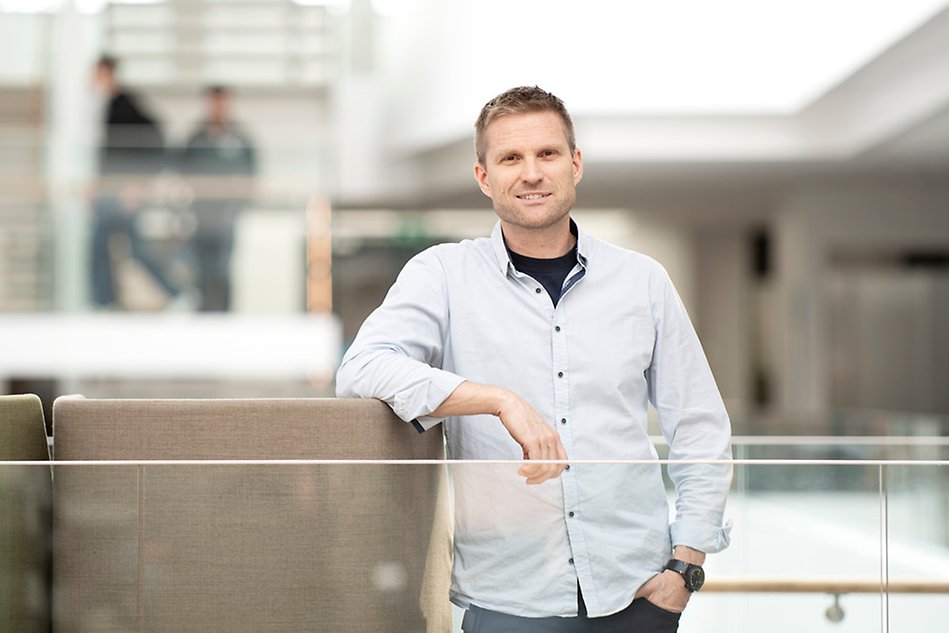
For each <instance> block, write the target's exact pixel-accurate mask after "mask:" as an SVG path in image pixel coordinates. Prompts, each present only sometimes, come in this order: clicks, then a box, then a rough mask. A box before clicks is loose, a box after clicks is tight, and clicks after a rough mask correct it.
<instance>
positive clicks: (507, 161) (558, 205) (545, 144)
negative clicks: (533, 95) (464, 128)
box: [475, 111, 583, 230]
mask: <svg viewBox="0 0 949 633" xmlns="http://www.w3.org/2000/svg"><path fill="white" fill-rule="evenodd" d="M484 139H485V152H484V164H482V163H480V162H479V163H476V164H475V179H476V180H477V181H478V185H479V186H480V187H481V191H483V192H484V195H486V196H488V197H489V198H491V200H492V202H493V203H494V210H495V211H496V212H497V214H498V217H499V218H500V219H501V224H502V226H503V227H505V228H509V227H510V228H514V227H517V228H519V229H528V230H530V229H547V228H550V227H551V226H554V225H556V224H557V223H558V222H561V221H563V220H564V219H565V218H566V217H567V215H568V214H569V213H570V209H572V208H573V204H574V202H575V201H576V197H577V195H576V185H577V183H579V182H580V179H581V178H582V177H583V161H582V159H581V156H580V150H574V151H572V152H571V151H570V145H569V144H568V142H567V135H566V132H565V131H564V126H563V122H562V121H561V119H560V116H559V115H557V114H556V113H555V112H551V111H544V112H527V113H523V114H507V115H504V116H500V117H498V118H497V119H494V120H493V121H491V123H489V124H488V127H487V128H486V129H485V131H484Z"/></svg>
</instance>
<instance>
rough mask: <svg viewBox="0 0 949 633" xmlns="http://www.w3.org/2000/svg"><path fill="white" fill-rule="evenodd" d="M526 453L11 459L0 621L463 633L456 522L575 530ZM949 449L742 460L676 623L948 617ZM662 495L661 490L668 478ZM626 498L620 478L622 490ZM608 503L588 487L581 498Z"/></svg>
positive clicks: (592, 471) (857, 625)
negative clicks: (727, 533)
mask: <svg viewBox="0 0 949 633" xmlns="http://www.w3.org/2000/svg"><path fill="white" fill-rule="evenodd" d="M518 466H519V465H518V464H516V463H471V462H466V463H458V462H453V463H451V464H450V465H448V466H447V467H446V464H445V463H443V462H442V463H440V462H415V463H403V462H399V463H394V462H386V463H365V462H360V463H349V462H346V463H342V462H337V463H326V462H294V463H287V462H270V463H262V462H229V463H206V462H205V463H197V462H187V463H147V462H146V463H121V464H110V465H106V464H101V463H83V464H77V463H73V462H68V463H66V464H63V463H60V464H56V465H55V466H54V467H53V469H52V474H53V475H54V478H51V469H50V466H49V464H42V463H40V464H35V465H21V464H16V465H11V464H9V463H4V464H0V503H2V506H0V507H2V508H3V512H0V563H2V564H0V575H2V578H0V589H2V592H0V597H2V599H3V600H4V601H5V605H3V606H4V609H3V612H5V613H8V614H12V613H17V614H20V615H19V616H18V617H19V618H20V619H19V621H18V623H17V625H16V627H18V628H10V627H9V626H7V629H5V630H18V631H19V630H22V631H27V632H29V631H31V630H32V629H30V628H29V627H30V626H33V625H34V624H36V625H37V626H40V627H41V630H47V629H45V628H42V627H43V626H48V625H49V622H50V621H52V622H53V627H52V628H53V630H54V631H90V632H93V633H96V632H99V631H136V630H192V629H194V630H197V629H198V628H202V629H205V630H223V629H229V630H258V631H268V630H272V631H278V630H281V631H283V630H312V631H327V632H329V631H366V630H375V631H399V632H400V633H402V632H406V631H451V630H456V631H457V630H458V626H459V622H460V616H461V610H460V609H458V608H456V607H453V606H452V605H451V604H449V601H448V592H449V569H450V545H449V536H450V533H451V530H452V525H454V529H455V530H456V538H457V537H458V530H465V531H467V533H469V534H475V535H482V536H483V535H485V534H489V533H491V532H492V531H494V532H498V531H500V532H504V533H506V534H508V536H511V537H512V538H514V537H518V538H520V537H523V535H525V534H526V535H533V536H532V537H531V538H534V539H535V540H537V541H539V542H541V544H540V545H537V544H536V543H535V547H540V548H541V550H542V552H544V554H543V556H542V557H541V559H542V560H544V561H547V562H548V563H550V564H552V563H553V562H556V561H555V559H556V557H557V555H558V552H556V551H553V549H554V548H553V547H550V548H549V549H545V548H548V547H549V544H548V543H547V541H548V540H550V539H547V536H548V533H547V531H548V530H557V529H563V528H562V526H561V527H557V526H556V525H554V524H556V523H557V521H554V523H552V524H551V525H552V526H553V527H550V526H547V527H542V528H541V532H540V534H538V531H537V528H538V526H539V525H541V523H540V522H539V521H538V519H537V517H538V516H540V514H537V513H535V510H538V509H539V508H540V506H535V507H533V508H532V506H531V503H533V502H534V501H537V500H538V499H540V500H541V502H543V501H544V500H550V499H552V500H554V501H555V502H557V503H559V501H558V500H559V499H560V496H561V495H562V494H563V491H564V489H565V488H564V486H566V485H568V484H569V480H568V479H563V480H556V481H551V482H548V483H546V484H543V485H542V486H540V487H537V488H527V487H526V486H525V485H524V484H523V482H522V481H521V480H520V478H519V477H518V475H517V472H516V471H517V468H518ZM657 467H658V465H657V464H655V463H624V464H617V463H586V462H575V463H573V464H571V471H572V475H571V477H573V478H574V481H583V480H584V479H587V481H593V482H600V481H621V482H622V481H629V480H637V481H641V480H642V478H641V475H642V474H643V473H647V472H655V470H656V469H657ZM947 467H949V464H947V463H945V462H927V463H918V464H915V465H904V464H897V463H895V462H890V463H888V464H886V465H883V466H881V463H879V462H877V463H874V462H863V463H852V462H846V463H838V464H833V463H828V462H820V463H813V462H811V463H808V462H800V463H792V462H790V461H780V462H778V461H771V462H759V463H748V462H739V463H737V464H735V466H734V478H733V486H732V491H731V493H730V495H729V499H728V503H727V507H726V511H725V517H726V519H728V520H730V521H732V522H733V527H732V531H731V545H730V547H729V548H728V549H726V550H725V551H723V552H721V553H718V554H713V555H710V556H709V557H708V560H707V563H706V565H705V567H706V571H707V575H708V585H707V587H706V589H705V590H703V591H702V592H701V593H699V594H696V595H695V596H694V597H693V598H692V600H691V602H690V605H689V607H688V609H687V610H686V611H685V613H684V615H683V617H682V619H681V625H680V628H679V630H680V631H683V632H684V633H690V632H691V633H698V632H702V633H707V632H709V631H713V632H714V631H728V632H729V633H731V632H749V633H750V632H753V631H760V630H761V628H762V623H763V622H766V623H767V628H768V630H769V631H772V630H773V631H775V632H776V633H785V632H787V633H799V632H800V631H809V632H810V631H818V632H819V631H828V632H831V631H833V632H837V631H842V632H851V631H853V632H856V631H860V632H864V631H877V630H881V631H910V630H913V631H915V630H931V627H930V625H931V623H932V622H940V621H946V618H949V613H947V609H949V598H947V595H949V593H947V592H949V574H947V573H946V572H945V570H946V569H949V565H946V563H947V562H949V540H947V534H946V525H947V520H946V519H947V502H946V494H945V491H946V489H947V486H946V483H947V480H946V477H947V472H949V468H947ZM881 477H882V478H881ZM472 483H476V484H477V485H471V484H472ZM485 483H487V484H489V485H487V486H486V485H484V484H485ZM524 491H526V494H527V495H528V496H527V497H522V496H521V495H522V493H523V492H524ZM659 491H660V495H661V494H662V488H661V487H660V488H659ZM665 493H666V494H668V495H669V497H670V501H671V497H672V491H671V488H670V487H669V485H668V483H667V485H666V488H665ZM637 494H639V491H638V490H634V491H631V492H629V496H630V498H634V497H636V496H637ZM620 496H621V495H620ZM620 496H614V497H610V498H611V499H612V500H613V501H612V502H611V504H612V505H615V506H616V507H617V508H618V507H620V506H622V505H626V504H625V501H624V500H623V499H621V498H620ZM548 497H549V499H548ZM525 499H532V500H533V501H532V502H530V503H527V502H525ZM601 502H602V500H596V499H592V498H588V499H586V500H585V501H584V500H582V499H581V507H580V509H579V510H578V515H579V516H578V517H576V518H577V519H579V520H580V521H582V520H583V518H582V515H583V513H584V508H585V507H590V506H589V505H586V506H584V504H594V505H595V504H596V503H601ZM542 505H543V504H542V503H541V506H542ZM555 507H556V506H555ZM452 509H453V512H454V514H453V515H452ZM540 509H542V508H540ZM547 518H548V519H549V517H547ZM564 520H566V519H565V518H564V519H562V520H561V521H560V522H561V523H562V522H563V521H564ZM548 522H549V521H548ZM601 554H602V552H601ZM513 556H517V555H516V554H513ZM518 562H523V561H519V560H514V559H512V560H511V561H510V564H511V565H516V564H517V563H518ZM920 585H922V586H923V588H924V589H925V592H920V593H906V591H909V590H911V589H912V588H913V587H914V586H915V587H919V586H920ZM632 589H635V588H632ZM632 589H631V590H632ZM887 589H889V591H887ZM50 596H52V597H50ZM14 604H16V605H17V606H16V607H15V608H14V607H13V606H11V605H14ZM51 605H52V607H51ZM776 614H780V616H779V617H776ZM8 617H10V616H8ZM31 618H32V619H31ZM44 618H45V620H44ZM44 622H45V624H44ZM37 623H38V624H37ZM185 623H187V624H185ZM886 627H889V628H886ZM0 629H3V627H0Z"/></svg>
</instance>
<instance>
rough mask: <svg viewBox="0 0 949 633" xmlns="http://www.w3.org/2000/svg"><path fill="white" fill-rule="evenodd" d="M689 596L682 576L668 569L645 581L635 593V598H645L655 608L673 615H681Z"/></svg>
mask: <svg viewBox="0 0 949 633" xmlns="http://www.w3.org/2000/svg"><path fill="white" fill-rule="evenodd" d="M691 596H692V592H691V591H689V590H688V589H686V588H685V581H684V580H683V578H682V575H681V574H677V573H676V572H674V571H670V570H668V569H667V570H665V571H663V572H662V573H659V574H656V575H655V576H653V577H652V578H650V579H649V580H647V581H646V582H645V583H643V586H642V587H640V588H639V591H637V592H636V597H637V598H645V599H646V600H648V601H649V602H651V603H653V604H654V605H656V606H657V607H661V608H663V609H665V610H666V611H672V612H674V613H682V611H684V610H685V605H687V604H688V603H689V598H690V597H691Z"/></svg>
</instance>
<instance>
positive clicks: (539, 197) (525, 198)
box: [517, 193, 550, 200]
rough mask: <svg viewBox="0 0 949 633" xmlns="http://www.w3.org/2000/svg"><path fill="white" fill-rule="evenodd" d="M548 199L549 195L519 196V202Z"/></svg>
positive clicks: (524, 194) (531, 194)
mask: <svg viewBox="0 0 949 633" xmlns="http://www.w3.org/2000/svg"><path fill="white" fill-rule="evenodd" d="M548 197H550V194H549V193H522V194H519V195H518V196H517V198H518V200H543V199H544V198H548Z"/></svg>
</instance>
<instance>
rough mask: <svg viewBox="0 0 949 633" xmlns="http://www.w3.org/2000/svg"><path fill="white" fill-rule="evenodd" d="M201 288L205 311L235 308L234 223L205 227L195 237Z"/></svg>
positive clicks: (198, 278) (202, 308)
mask: <svg viewBox="0 0 949 633" xmlns="http://www.w3.org/2000/svg"><path fill="white" fill-rule="evenodd" d="M193 244H194V259H195V263H196V264H197V271H196V272H197V275H196V276H197V282H198V289H199V290H200V291H201V311H202V312H227V311H228V310H230V308H231V254H232V253H233V252H234V225H233V224H232V225H230V226H222V227H219V228H217V229H215V230H213V231H212V230H201V231H199V232H198V233H197V234H196V235H195V237H194V242H193Z"/></svg>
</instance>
